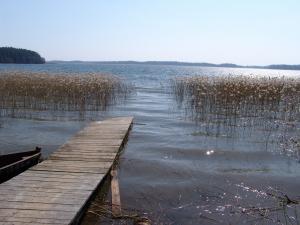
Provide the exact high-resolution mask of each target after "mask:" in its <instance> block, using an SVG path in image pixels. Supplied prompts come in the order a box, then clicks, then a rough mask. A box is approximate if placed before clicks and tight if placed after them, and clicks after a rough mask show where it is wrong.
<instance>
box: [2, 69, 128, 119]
mask: <svg viewBox="0 0 300 225" xmlns="http://www.w3.org/2000/svg"><path fill="white" fill-rule="evenodd" d="M128 91H129V89H128V86H127V85H126V84H125V82H123V81H122V80H121V79H120V78H118V77H116V76H113V75H104V74H98V73H89V74H48V73H33V72H1V73H0V112H1V115H2V116H15V115H16V112H18V114H19V115H22V112H25V111H28V110H30V111H78V112H79V113H84V112H85V111H103V110H106V109H107V107H108V106H110V105H112V104H114V103H116V101H117V100H119V99H122V98H125V97H126V95H127V94H128Z"/></svg>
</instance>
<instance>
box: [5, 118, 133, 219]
mask: <svg viewBox="0 0 300 225" xmlns="http://www.w3.org/2000/svg"><path fill="white" fill-rule="evenodd" d="M131 124H132V118H131V117H125V118H124V117H122V118H113V119H109V120H105V121H98V122H92V123H90V125H89V126H87V127H86V128H84V129H83V130H81V131H80V132H78V133H77V134H76V135H75V136H74V137H72V138H71V139H70V140H69V141H68V142H67V143H66V144H64V145H63V146H61V147H60V148H59V149H58V150H57V151H56V152H55V153H53V154H52V155H51V156H50V157H49V159H47V160H45V161H43V162H42V163H40V164H38V165H36V166H35V167H32V168H31V169H29V170H27V171H26V172H24V173H22V174H20V175H19V176H17V177H15V178H13V179H11V180H9V181H7V182H5V183H3V184H1V185H0V193H1V195H0V225H11V224H14V225H18V224H48V225H49V224H71V223H73V222H74V221H77V219H78V218H77V217H78V215H79V214H80V210H81V209H82V208H83V206H84V205H85V204H86V202H87V201H88V199H89V198H90V196H91V194H92V193H93V192H94V191H95V190H96V188H97V187H98V185H99V184H100V182H101V180H102V179H103V177H104V176H105V175H106V174H107V173H108V172H109V170H110V168H111V166H112V164H113V162H114V159H115V158H116V156H117V154H118V151H119V150H120V148H121V146H122V145H123V142H124V140H125V137H126V136H127V133H128V131H129V128H130V127H131Z"/></svg>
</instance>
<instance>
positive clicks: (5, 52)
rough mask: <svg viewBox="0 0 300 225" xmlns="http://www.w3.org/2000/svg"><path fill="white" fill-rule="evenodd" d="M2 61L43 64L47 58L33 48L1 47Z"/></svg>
mask: <svg viewBox="0 0 300 225" xmlns="http://www.w3.org/2000/svg"><path fill="white" fill-rule="evenodd" d="M0 63H18V64H43V63H45V59H44V58H42V57H41V56H40V55H39V54H38V53H37V52H34V51H31V50H27V49H21V48H13V47H0Z"/></svg>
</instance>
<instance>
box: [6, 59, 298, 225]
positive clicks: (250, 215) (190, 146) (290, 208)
mask: <svg viewBox="0 0 300 225" xmlns="http://www.w3.org/2000/svg"><path fill="white" fill-rule="evenodd" d="M2 69H5V70H33V71H48V72H88V71H92V72H95V71H100V72H107V73H113V74H115V75H119V76H121V77H123V78H124V79H126V80H127V81H128V82H130V83H132V84H133V85H134V86H135V91H134V92H133V93H132V95H131V96H130V97H129V98H128V99H127V100H126V102H124V103H123V104H119V105H117V106H114V107H112V108H111V109H110V111H108V112H101V113H99V114H97V115H95V114H93V115H92V116H91V117H89V116H87V118H86V120H85V121H76V120H73V119H70V118H71V117H69V116H68V115H60V116H59V117H56V118H53V119H50V117H44V116H41V117H40V118H39V116H38V115H36V116H35V117H34V119H28V118H27V119H20V118H1V119H0V124H1V127H0V152H1V153H5V152H12V151H22V150H24V149H28V148H32V147H34V146H36V145H39V146H41V147H42V148H43V150H44V151H43V153H44V155H47V154H49V153H51V152H52V151H54V150H55V149H56V148H57V147H58V146H59V145H61V144H63V143H64V142H65V141H66V140H67V139H68V138H69V137H70V136H72V135H73V134H75V133H76V132H77V131H78V130H79V129H81V128H82V127H83V126H84V125H85V124H86V123H87V122H88V120H89V119H103V118H106V117H111V116H118V115H121V116H126V115H131V116H134V125H133V129H132V131H131V133H130V136H129V140H128V143H127V145H126V147H125V149H124V152H123V153H122V155H121V157H120V163H119V166H118V173H119V182H120V192H121V202H122V207H123V208H124V209H127V211H128V213H132V212H135V211H138V214H139V215H141V216H146V217H148V218H149V219H150V220H151V221H152V223H153V224H159V223H161V224H299V223H300V207H299V205H298V204H296V203H297V201H298V200H299V196H300V193H299V188H300V163H299V159H298V158H296V157H295V155H290V154H286V152H283V151H282V149H281V147H280V145H279V144H278V137H279V136H280V132H281V131H280V130H273V131H272V132H271V133H270V132H269V131H265V129H264V128H265V127H251V128H250V127H235V128H232V127H223V128H221V129H218V132H216V130H215V128H214V127H213V126H211V125H209V124H205V123H200V124H196V123H195V122H193V121H192V120H190V119H189V117H188V116H187V115H188V114H186V113H185V110H184V109H182V108H178V105H177V104H176V101H175V100H174V97H173V96H172V95H171V94H170V89H169V85H170V82H169V79H170V78H171V77H172V76H180V75H201V74H206V75H228V74H238V75H268V76H283V75H286V76H300V72H296V71H279V70H254V69H224V68H201V67H178V66H149V65H143V66H142V65H108V64H106V65H105V64H95V63H78V64H46V65H34V66H27V65H17V66H16V65H0V70H2ZM286 132H287V133H289V132H290V133H291V135H294V136H295V135H296V136H297V135H298V137H299V133H300V126H299V123H295V126H293V128H292V129H290V130H288V131H286ZM285 195H286V196H285ZM106 200H107V201H108V200H109V195H108V196H107V197H106ZM288 200H292V202H288ZM294 200H295V203H293V201H294ZM97 201H98V200H97V198H96V200H95V201H94V202H93V203H94V204H97V203H98V202H97ZM285 202H288V203H289V204H285ZM100 222H101V224H126V223H128V224H130V220H126V221H122V220H113V221H112V220H110V219H107V218H106V219H105V218H103V217H101V218H99V217H98V216H96V215H95V214H93V213H87V214H86V216H85V218H84V220H83V222H82V224H100Z"/></svg>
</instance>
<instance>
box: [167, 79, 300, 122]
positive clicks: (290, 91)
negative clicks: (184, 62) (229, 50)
mask: <svg viewBox="0 0 300 225" xmlns="http://www.w3.org/2000/svg"><path fill="white" fill-rule="evenodd" d="M172 87H173V91H174V94H175V97H176V99H177V101H178V103H179V104H183V103H184V105H185V107H186V109H187V111H188V112H189V113H191V114H193V118H194V119H195V120H206V119H208V116H209V115H214V116H215V117H217V118H223V119H224V120H226V119H229V118H231V119H232V118H245V117H256V118H264V119H268V118H272V119H280V120H285V121H294V120H299V118H300V117H299V116H300V79H293V78H284V77H282V78H268V77H246V76H225V77H209V76H197V77H178V78H176V79H174V80H173V81H172Z"/></svg>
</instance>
